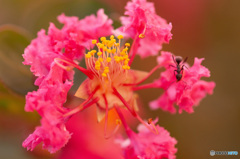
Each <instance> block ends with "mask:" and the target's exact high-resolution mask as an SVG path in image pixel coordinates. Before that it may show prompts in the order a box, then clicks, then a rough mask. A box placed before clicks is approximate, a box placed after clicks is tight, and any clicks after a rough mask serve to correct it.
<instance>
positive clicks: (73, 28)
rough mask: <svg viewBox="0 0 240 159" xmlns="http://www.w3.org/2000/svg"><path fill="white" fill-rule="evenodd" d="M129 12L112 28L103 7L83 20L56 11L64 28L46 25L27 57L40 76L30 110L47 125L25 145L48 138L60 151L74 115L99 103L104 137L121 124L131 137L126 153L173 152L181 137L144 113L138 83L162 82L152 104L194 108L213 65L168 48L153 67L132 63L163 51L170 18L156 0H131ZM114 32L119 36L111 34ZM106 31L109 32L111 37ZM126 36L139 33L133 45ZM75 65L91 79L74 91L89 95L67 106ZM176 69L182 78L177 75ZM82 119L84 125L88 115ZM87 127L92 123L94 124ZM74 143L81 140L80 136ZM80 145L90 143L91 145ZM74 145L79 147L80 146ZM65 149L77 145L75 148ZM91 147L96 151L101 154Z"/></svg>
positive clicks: (207, 87)
mask: <svg viewBox="0 0 240 159" xmlns="http://www.w3.org/2000/svg"><path fill="white" fill-rule="evenodd" d="M125 15H126V16H124V17H121V22H122V24H123V26H121V27H120V28H118V29H116V30H113V27H112V20H110V19H109V18H108V17H107V16H106V15H105V14H104V11H103V9H100V10H99V11H98V12H97V16H95V15H90V16H87V17H86V18H84V19H82V20H78V18H77V17H67V16H65V15H64V14H62V15H60V16H59V17H58V20H59V22H61V23H63V24H64V25H63V27H62V28H61V29H58V28H56V27H55V25H54V24H52V23H50V27H49V28H48V33H47V34H46V32H45V30H41V31H40V32H39V33H38V37H37V38H36V39H34V40H33V41H32V42H31V44H30V45H29V46H28V47H27V48H26V49H25V52H24V55H23V57H24V59H25V61H24V64H25V65H31V71H32V72H33V74H34V75H35V76H36V77H37V79H36V81H35V85H37V86H38V87H39V89H38V90H37V91H33V92H30V93H28V94H27V96H26V106H25V110H26V111H34V110H35V111H37V112H38V113H39V115H40V116H41V117H42V119H41V126H38V127H37V128H36V130H35V131H34V132H33V133H32V134H31V135H29V137H28V138H27V139H26V140H25V141H24V142H23V147H26V148H27V149H30V150H33V149H34V148H35V147H36V145H38V144H40V143H42V144H43V148H44V149H48V151H49V152H50V153H54V152H56V151H57V150H59V149H61V148H62V147H63V146H64V145H65V144H66V143H67V142H68V140H69V139H70V138H71V133H72V132H74V131H75V129H74V126H75V127H78V124H77V123H75V122H73V123H74V124H75V125H74V126H73V125H71V128H72V130H73V131H71V132H69V131H68V130H67V129H66V126H65V125H66V123H67V122H68V120H69V119H70V118H71V117H73V116H74V115H75V114H76V113H78V112H80V111H82V110H84V109H86V108H88V107H90V106H94V107H96V109H97V119H98V120H99V121H101V120H103V119H105V123H104V137H105V138H109V137H112V136H114V134H116V133H117V132H118V130H119V128H120V126H121V125H123V127H124V128H125V132H126V134H127V136H128V138H129V139H126V140H123V139H117V142H118V143H119V144H120V145H121V146H122V149H123V152H124V154H123V156H124V157H125V158H141V159H153V158H170V159H171V158H175V153H176V152H177V149H176V148H175V145H176V143H177V141H176V139H174V138H173V137H171V136H170V135H169V132H168V131H167V130H165V129H164V128H162V127H160V126H158V125H155V124H156V122H157V120H155V121H152V120H150V119H149V120H148V123H146V122H145V121H144V120H143V119H142V118H141V117H140V116H139V115H138V110H139V108H138V105H137V98H138V96H137V95H136V92H135V91H136V90H139V89H147V88H161V89H163V90H164V91H165V92H164V93H163V94H162V95H161V96H160V98H159V99H157V100H155V101H153V102H151V103H150V107H151V108H153V109H156V108H161V109H163V110H166V111H169V112H171V113H175V112H176V110H175V107H174V104H176V105H178V106H179V112H180V113H181V112H182V110H184V111H186V112H188V113H192V112H193V106H196V105H198V104H199V102H200V101H201V100H202V99H203V98H204V97H205V96H206V94H212V93H213V89H214V87H215V83H214V82H206V81H203V80H201V77H209V76H210V71H209V70H208V69H207V68H206V67H204V66H202V65H201V62H202V61H203V59H198V58H195V61H194V65H193V66H192V67H190V66H189V65H188V64H187V63H184V62H185V61H181V62H179V64H177V62H176V61H175V59H174V58H175V56H174V55H173V54H171V53H169V52H162V54H161V56H159V57H158V58H157V61H158V65H157V66H156V67H154V68H153V69H152V70H151V71H150V72H143V71H138V70H133V69H131V64H132V62H133V60H134V57H135V55H137V54H138V55H140V56H141V57H142V58H144V57H147V56H153V55H157V54H158V52H159V50H161V48H162V45H163V44H164V43H168V42H169V40H170V39H171V37H172V34H171V29H172V25H171V23H169V24H168V23H167V22H166V20H165V19H163V18H161V17H160V16H158V15H157V14H156V12H155V8H154V5H153V3H150V2H147V1H146V0H132V1H130V2H128V3H127V6H126V12H125ZM113 33H114V34H115V36H116V37H117V38H116V39H115V37H114V35H111V34H113ZM110 35H111V36H110ZM104 36H110V37H109V39H107V38H106V37H104ZM126 38H132V39H133V43H132V46H131V47H130V43H125V45H124V44H123V43H124V40H126ZM92 48H94V49H93V50H90V49H92ZM95 49H96V50H95ZM85 52H87V53H86V54H85ZM80 60H85V64H86V68H83V67H80V66H79V65H78V63H79V62H80ZM177 65H178V66H177ZM74 67H75V68H77V69H78V70H80V71H81V72H83V73H84V74H85V75H86V76H87V79H86V80H85V81H84V82H83V83H82V84H81V85H80V87H79V89H78V90H77V92H76V94H75V96H76V97H78V98H81V99H84V101H83V102H82V103H81V104H80V105H79V106H77V107H75V108H74V109H69V108H66V107H64V106H63V104H64V103H65V102H66V100H67V95H68V91H69V90H70V88H71V86H72V85H73V75H74V71H73V68H74ZM161 67H164V68H165V69H166V70H165V71H164V72H162V73H161V75H160V78H159V79H158V80H155V81H154V82H153V83H150V84H145V85H141V84H142V83H143V82H144V81H145V80H146V79H147V78H148V77H149V76H151V75H152V74H153V73H154V72H155V71H156V70H157V69H158V68H161ZM176 69H177V71H176ZM176 72H177V73H178V74H179V75H180V76H181V78H179V79H177V76H176V75H175V73H176ZM121 109H126V110H128V111H129V112H130V114H131V115H132V116H133V117H134V118H136V119H137V120H138V121H140V122H141V123H142V124H141V125H140V126H139V128H138V131H139V133H135V132H133V131H132V130H131V129H130V127H129V126H128V125H127V122H126V121H125V118H124V115H123V114H122V111H121ZM114 110H115V111H116V113H117V115H118V118H119V119H116V122H115V123H116V124H115V128H114V129H113V132H112V133H109V135H107V129H108V123H109V122H108V119H111V118H110V117H109V116H110V114H109V112H110V111H114ZM70 120H71V119H70ZM78 122H80V123H81V124H83V125H84V122H85V121H84V120H81V121H80V120H79V121H78ZM88 128H89V129H88V130H94V129H92V127H90V126H89V127H88ZM76 132H78V131H76ZM83 133H84V132H83ZM82 135H84V134H82ZM85 135H86V134H85ZM73 140H76V141H77V142H78V141H79V142H81V140H82V138H76V137H73ZM71 143H73V145H75V146H76V142H73V141H72V142H71ZM79 144H81V143H79ZM108 146H109V145H108ZM109 147H111V145H110V146H109ZM82 148H83V149H84V150H85V148H86V147H84V146H82ZM72 150H73V151H74V150H75V151H78V150H79V149H78V148H76V147H75V148H73V149H72ZM67 151H69V152H71V150H69V149H68V150H67ZM86 151H87V153H86V154H89V155H90V156H95V157H97V156H98V155H95V154H91V152H89V153H88V150H86ZM75 154H76V153H75ZM77 154H78V153H77ZM79 155H81V154H79ZM80 157H81V156H80ZM62 158H64V157H62Z"/></svg>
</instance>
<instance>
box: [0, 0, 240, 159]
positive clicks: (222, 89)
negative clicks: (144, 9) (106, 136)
mask: <svg viewBox="0 0 240 159" xmlns="http://www.w3.org/2000/svg"><path fill="white" fill-rule="evenodd" d="M151 1H152V2H154V3H155V8H156V11H157V13H158V14H159V15H160V16H161V17H163V18H165V19H166V20H167V21H168V22H172V24H173V30H172V33H173V39H172V40H171V41H170V44H169V45H164V47H163V50H166V51H171V52H173V53H174V54H176V55H180V56H183V57H186V56H187V57H188V63H189V64H193V59H194V57H204V58H205V61H204V62H203V65H205V66H206V67H207V68H209V69H210V71H211V77H210V79H206V80H208V81H215V82H216V88H215V90H214V94H213V95H211V96H207V98H205V99H203V101H202V102H201V103H200V105H199V106H198V107H196V109H195V112H194V113H193V114H187V113H185V112H184V113H182V114H176V115H172V114H169V113H168V112H163V111H162V110H157V111H151V110H150V109H149V108H148V102H149V101H151V100H153V99H156V98H157V97H158V96H159V95H160V94H161V93H162V91H161V90H155V89H150V90H147V91H145V90H144V91H139V94H140V97H141V102H142V103H143V104H142V105H143V107H142V109H143V110H144V111H141V115H142V116H144V117H145V118H149V117H154V118H155V117H157V116H158V117H159V124H160V125H161V126H163V127H164V128H166V129H167V130H168V131H169V132H170V133H171V136H173V137H175V138H176V139H177V140H178V144H177V145H176V146H177V148H178V152H177V154H176V155H177V158H180V159H182V158H184V159H193V158H194V159H205V158H221V157H222V158H226V156H215V157H210V155H209V152H210V150H215V151H238V152H239V153H240V137H239V134H240V102H239V101H240V100H239V98H240V93H239V91H240V71H239V70H240V66H239V61H240V51H239V50H240V1H239V0H211V1H209V0H194V1H192V0H181V1H177V0H155V1H153V0H151ZM126 2H127V0H51V1H49V0H41V1H33V0H0V79H1V84H0V158H1V159H36V158H37V159H38V158H46V159H51V158H56V157H57V156H58V155H59V153H57V154H55V155H50V154H49V153H48V152H46V151H42V150H41V148H40V147H38V148H37V149H36V150H35V151H33V152H27V151H26V150H25V149H24V148H22V146H21V144H22V141H23V140H24V138H25V137H27V135H28V134H29V133H30V132H32V131H33V130H34V127H35V126H36V125H38V124H39V116H38V115H37V114H36V113H27V112H24V104H25V99H24V94H26V93H27V92H28V91H30V90H33V89H36V88H35V87H34V86H33V85H32V83H33V79H32V74H31V73H30V71H29V68H28V67H25V66H23V65H22V61H23V58H22V56H21V54H22V53H23V51H24V48H25V47H26V46H27V45H28V44H29V43H30V41H31V39H33V38H35V37H36V34H37V32H38V31H39V30H40V29H42V28H44V29H47V28H48V26H49V22H54V23H55V24H56V25H57V26H58V27H61V25H60V24H59V23H58V22H57V20H56V17H57V16H58V15H59V14H61V13H65V14H66V15H68V16H78V17H79V18H83V17H85V16H87V15H89V14H93V13H94V14H95V13H96V11H97V10H98V9H99V8H104V9H105V12H106V13H107V14H108V15H109V17H110V18H112V19H113V20H114V22H115V23H114V24H115V26H119V21H118V18H119V16H121V15H123V12H124V6H125V5H126ZM144 60H145V62H144V65H143V63H141V59H140V58H139V57H137V58H136V60H135V62H134V64H133V67H134V68H136V69H141V70H145V71H148V70H150V69H151V68H152V67H153V66H155V65H156V60H155V58H154V57H150V58H147V59H144ZM159 73H160V71H158V72H157V73H155V74H154V75H153V76H152V78H151V79H149V81H148V82H150V81H151V80H153V79H154V78H157V77H159ZM81 80H83V79H80V80H79V81H81ZM75 84H76V83H75ZM76 85H77V84H76ZM9 88H10V89H9ZM81 144H82V143H79V145H81ZM79 155H80V154H79ZM228 157H229V156H228ZM237 157H238V158H239V155H238V156H237ZM229 158H234V157H233V156H232V157H229Z"/></svg>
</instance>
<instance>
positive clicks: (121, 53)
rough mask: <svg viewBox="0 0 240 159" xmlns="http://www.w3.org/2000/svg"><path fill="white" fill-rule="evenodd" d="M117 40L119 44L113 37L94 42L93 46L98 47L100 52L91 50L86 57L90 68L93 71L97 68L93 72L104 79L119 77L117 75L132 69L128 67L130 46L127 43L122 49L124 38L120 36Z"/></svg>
mask: <svg viewBox="0 0 240 159" xmlns="http://www.w3.org/2000/svg"><path fill="white" fill-rule="evenodd" d="M117 39H118V42H117V40H116V39H115V38H114V36H113V35H111V36H110V39H109V40H107V38H106V37H101V38H100V41H99V42H98V41H97V40H92V44H95V45H96V46H97V48H98V51H96V50H91V51H89V52H88V53H87V54H86V55H85V58H86V60H87V63H88V65H89V67H90V68H91V69H92V68H95V69H92V70H93V71H94V72H95V73H96V74H98V75H101V76H102V77H110V76H117V74H119V73H121V72H124V70H129V69H130V66H129V65H128V62H129V57H128V48H129V47H130V44H129V43H125V47H124V48H123V49H121V48H120V46H121V39H123V36H122V35H119V36H118V37H117ZM95 54H96V55H95ZM92 66H93V67H92Z"/></svg>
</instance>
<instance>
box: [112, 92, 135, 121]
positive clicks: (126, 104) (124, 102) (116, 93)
mask: <svg viewBox="0 0 240 159" xmlns="http://www.w3.org/2000/svg"><path fill="white" fill-rule="evenodd" d="M112 88H113V93H114V94H115V95H116V96H117V97H118V98H119V99H120V100H121V101H122V103H123V104H124V105H125V106H126V108H127V109H128V110H129V111H130V112H131V114H132V115H133V116H134V117H136V112H135V111H134V110H132V109H131V106H130V105H129V104H128V103H127V102H126V101H125V100H124V98H123V97H122V96H121V94H119V92H118V91H117V90H116V88H114V87H112Z"/></svg>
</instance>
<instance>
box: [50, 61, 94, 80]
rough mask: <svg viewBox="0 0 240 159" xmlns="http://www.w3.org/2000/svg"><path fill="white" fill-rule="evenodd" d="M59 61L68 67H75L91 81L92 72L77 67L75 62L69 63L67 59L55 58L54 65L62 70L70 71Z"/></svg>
mask: <svg viewBox="0 0 240 159" xmlns="http://www.w3.org/2000/svg"><path fill="white" fill-rule="evenodd" d="M59 61H61V62H64V63H66V64H69V65H71V66H74V67H76V68H77V69H78V70H80V71H81V72H82V73H84V74H85V75H86V76H88V77H89V78H90V79H93V74H92V72H91V71H90V70H87V69H85V68H83V67H81V66H79V65H77V64H76V63H75V62H73V61H70V60H68V59H61V58H55V59H54V62H55V63H56V64H58V65H59V66H60V67H62V68H63V69H65V70H67V71H68V70H70V68H69V67H68V66H64V65H62V64H61V63H60V62H59Z"/></svg>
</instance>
